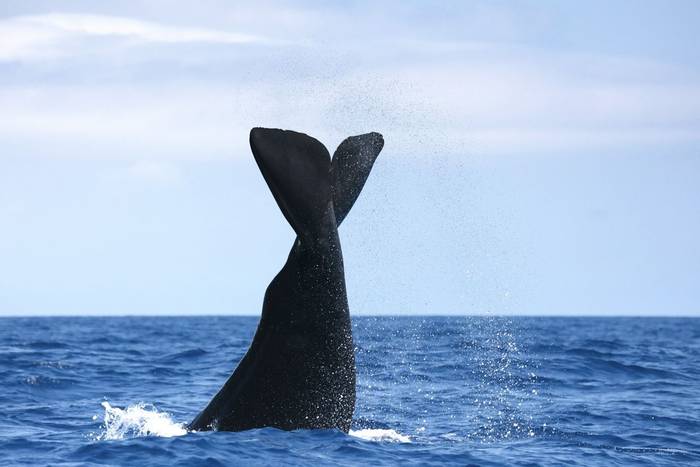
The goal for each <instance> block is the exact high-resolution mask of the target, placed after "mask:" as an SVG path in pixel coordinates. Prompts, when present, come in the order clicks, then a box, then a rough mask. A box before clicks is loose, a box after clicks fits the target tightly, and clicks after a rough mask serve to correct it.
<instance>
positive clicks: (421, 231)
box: [0, 0, 700, 316]
mask: <svg viewBox="0 0 700 467" xmlns="http://www.w3.org/2000/svg"><path fill="white" fill-rule="evenodd" d="M698 24H700V3H698V2H695V1H687V2H684V1H672V2H668V1H658V2H656V1H645V2H637V1H621V0H620V1H615V2H604V1H589V2H568V1H563V0H562V1H511V2H501V1H473V2H461V1H457V2H434V3H431V2H414V1H401V2H268V1H265V0H261V1H256V2H247V3H238V2H230V1H209V0H201V1H198V2H178V1H155V0H154V1H130V0H126V1H119V2H116V1H104V2H93V1H81V0H77V1H34V0H21V1H13V0H3V2H2V3H1V4H0V316H3V315H5V316H15V315H53V314H60V315H115V314H117V315H123V314H161V315H176V314H258V313H259V312H260V308H261V304H262V298H263V294H264V291H265V288H266V287H267V285H268V283H269V282H270V280H271V278H272V277H273V276H274V275H275V274H276V273H277V271H278V270H279V269H280V267H281V266H282V264H283V263H284V261H285V260H286V255H287V253H288V251H289V248H290V246H291V244H292V242H293V239H294V234H293V231H292V229H291V228H290V227H289V225H288V224H287V223H286V221H285V219H284V217H283V216H282V214H281V213H280V211H279V209H278V208H277V206H276V204H275V202H274V200H273V198H272V196H271V194H270V193H269V191H268V189H267V187H266V185H265V183H264V181H263V179H262V177H261V175H260V174H259V172H258V169H257V167H256V165H255V162H254V160H253V158H252V155H251V153H250V148H249V146H248V132H249V131H250V128H252V127H254V126H265V127H278V128H287V129H293V130H297V131H302V132H305V133H308V134H310V135H312V136H314V137H316V138H318V139H319V140H320V141H322V142H323V143H324V144H325V145H326V146H327V147H328V148H329V150H330V152H331V153H332V152H333V150H334V149H335V147H336V146H337V145H338V144H339V143H340V141H342V140H343V139H344V138H345V137H347V136H349V135H355V134H360V133H365V132H369V131H378V132H381V133H382V134H383V135H384V139H385V147H384V150H383V151H382V153H381V155H380V156H379V159H378V161H377V163H376V165H375V168H374V170H373V172H372V174H371V176H370V178H369V180H368V182H367V184H366V186H365V189H364V191H363V192H362V194H361V196H360V198H359V200H358V201H357V203H356V205H355V207H354V208H353V210H352V211H351V213H350V215H349V216H348V218H347V220H346V221H345V222H344V223H343V225H342V227H341V229H340V235H341V241H342V244H343V252H344V258H345V267H346V282H347V288H348V296H349V301H350V307H351V312H352V313H353V314H356V315H361V314H398V315H401V314H470V315H471V314H509V315H520V314H525V315H661V316H676V315H690V316H700V246H698V238H700V47H698V46H697V44H698V43H700V30H699V29H698V27H697V25H698Z"/></svg>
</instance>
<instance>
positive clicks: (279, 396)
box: [189, 128, 384, 432]
mask: <svg viewBox="0 0 700 467" xmlns="http://www.w3.org/2000/svg"><path fill="white" fill-rule="evenodd" d="M250 146H251V149H252V152H253V156H254V157H255V161H256V162H257V165H258V167H259V169H260V172H261V173H262V175H263V178H264V179H265V182H266V183H267V185H268V187H269V188H270V191H271V192H272V195H273V197H274V199H275V201H276V202H277V204H278V206H279V208H280V209H281V211H282V213H283V214H284V217H285V218H286V219H287V221H288V222H289V224H290V225H291V227H292V228H293V229H294V231H295V233H296V239H295V241H294V245H293V246H292V249H291V251H290V253H289V256H288V258H287V262H286V263H285V265H284V266H283V267H282V270H281V271H280V272H279V273H278V274H277V275H276V276H275V278H274V279H273V280H272V282H271V283H270V285H269V286H268V287H267V291H266V292H265V298H264V300H263V307H262V315H261V318H260V322H259V324H258V328H257V330H256V333H255V336H254V338H253V341H252V343H251V345H250V348H249V349H248V351H247V353H246V354H245V356H244V357H243V359H242V360H241V361H240V363H239V364H238V366H237V368H236V369H235V371H234V372H233V374H232V375H231V376H230V377H229V379H228V380H227V381H226V383H225V384H224V385H223V387H222V388H221V389H220V390H219V392H218V393H217V394H216V395H215V396H214V397H213V398H212V400H211V402H209V404H208V405H207V406H206V407H205V408H204V410H202V411H201V412H200V413H199V415H197V416H196V417H195V419H194V420H193V421H192V422H191V423H190V425H189V428H190V429H191V430H198V431H203V430H221V431H242V430H247V429H252V428H261V427H276V428H280V429H283V430H295V429H339V430H342V431H345V432H348V431H349V429H350V423H351V421H352V415H353V412H354V410H355V380H356V370H355V356H354V345H353V338H352V328H351V323H350V312H349V308H348V299H347V293H346V287H345V272H344V269H343V255H342V251H341V247H340V238H339V236H338V227H339V226H340V224H341V223H342V222H343V220H344V219H345V217H346V216H347V215H348V212H349V211H350V209H351V208H352V206H353V204H354V203H355V201H356V199H357V197H358V196H359V194H360V191H361V190H362V188H363V186H364V184H365V182H366V180H367V178H368V176H369V174H370V171H371V169H372V166H373V164H374V162H375V160H376V158H377V156H378V155H379V153H380V151H381V150H382V148H383V146H384V139H383V137H382V135H380V134H379V133H367V134H363V135H358V136H351V137H349V138H347V139H345V140H344V141H343V142H342V143H341V144H340V145H339V146H338V148H337V149H336V151H335V153H334V154H333V157H332V158H331V156H330V154H329V152H328V150H327V149H326V147H325V146H324V145H323V144H322V143H320V142H319V141H318V140H316V139H314V138H312V137H310V136H308V135H306V134H303V133H297V132H294V131H288V130H280V129H268V128H253V129H252V130H251V132H250Z"/></svg>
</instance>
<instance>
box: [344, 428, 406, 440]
mask: <svg viewBox="0 0 700 467" xmlns="http://www.w3.org/2000/svg"><path fill="white" fill-rule="evenodd" d="M349 435H350V436H354V437H355V438H360V439H363V440H365V441H375V442H376V441H381V442H390V443H410V442H411V438H409V437H408V436H406V435H402V434H401V433H399V432H398V431H396V430H391V429H381V428H378V429H372V428H365V429H362V430H350V433H349Z"/></svg>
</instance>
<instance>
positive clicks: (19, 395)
mask: <svg viewBox="0 0 700 467" xmlns="http://www.w3.org/2000/svg"><path fill="white" fill-rule="evenodd" d="M256 325H257V318H256V317H211V316H209V317H114V318H107V317H105V318H100V317H83V318H2V319H0V382H1V384H2V391H0V465H3V466H4V465H55V466H69V465H70V466H78V465H80V466H82V465H130V466H133V465H137V466H140V467H145V466H161V465H168V466H170V465H184V466H195V465H211V466H217V465H280V464H282V465H304V466H307V465H372V466H374V465H379V466H381V465H480V466H501V465H510V466H538V465H543V466H547V465H566V466H572V465H581V466H611V465H635V466H638V465H648V466H663V465H683V466H686V465H700V319H684V318H534V317H533V318H529V317H527V318H525V317H520V318H506V317H355V318H353V326H354V333H355V344H356V355H357V366H358V384H357V407H356V410H355V417H354V422H353V428H352V430H351V432H350V434H345V433H342V432H338V431H297V432H284V431H280V430H276V429H272V428H266V429H259V430H251V431H246V432H241V433H224V432H206V433H188V432H187V431H186V430H185V429H184V426H183V425H184V424H186V423H187V422H189V421H190V420H191V419H192V418H193V417H194V416H195V415H196V414H197V413H198V411H199V410H201V409H202V408H203V407H204V406H205V405H206V404H207V402H208V401H209V399H210V398H211V397H212V395H214V393H215V392H216V391H217V390H218V389H219V387H220V386H221V385H222V384H223V383H224V381H225V380H226V378H228V376H229V375H230V373H231V371H232V370H233V369H234V368H235V366H236V364H237V362H238V360H239V359H240V358H241V357H242V356H243V354H244V353H245V351H246V349H247V348H248V344H249V342H250V340H251V338H252V336H253V333H254V331H255V327H256Z"/></svg>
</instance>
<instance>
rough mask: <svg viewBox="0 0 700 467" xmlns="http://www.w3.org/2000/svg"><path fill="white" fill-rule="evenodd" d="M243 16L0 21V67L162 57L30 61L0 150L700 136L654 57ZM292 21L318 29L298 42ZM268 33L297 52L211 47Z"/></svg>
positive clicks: (695, 111)
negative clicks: (370, 138)
mask: <svg viewBox="0 0 700 467" xmlns="http://www.w3.org/2000/svg"><path fill="white" fill-rule="evenodd" d="M239 13H240V12H239ZM248 13H249V15H250V16H246V15H245V14H243V15H239V16H240V17H239V18H237V20H236V21H237V22H236V21H233V22H232V23H231V22H230V21H228V20H226V21H224V22H225V23H226V24H227V25H229V26H231V24H238V27H243V25H244V24H248V23H249V27H251V28H252V29H251V30H252V31H255V32H256V33H257V32H260V33H261V35H254V36H248V35H241V34H238V33H232V32H227V31H223V30H220V29H216V28H180V27H172V26H165V25H162V24H159V23H155V22H148V21H142V20H137V19H130V18H123V17H115V16H105V15H84V14H58V13H54V14H46V15H38V16H23V17H15V18H10V19H5V20H0V34H1V35H2V37H3V41H1V42H0V60H2V59H3V58H5V59H6V60H7V59H8V58H11V59H28V58H42V57H55V56H58V55H60V54H62V53H68V52H71V53H77V52H81V51H82V52H84V51H85V50H86V48H88V47H89V44H90V42H91V41H86V40H85V38H87V37H91V38H100V37H107V38H112V39H116V40H117V41H120V42H119V43H121V42H125V43H129V44H131V43H132V42H134V43H139V44H140V43H144V44H161V46H163V47H166V48H167V51H168V52H169V53H167V54H166V53H162V52H163V51H164V50H166V49H164V48H163V47H161V48H158V49H155V50H154V49H150V50H147V51H144V50H143V49H139V48H130V49H129V51H128V52H129V53H126V54H124V53H121V51H120V50H119V51H115V50H114V49H112V48H110V47H109V44H112V42H111V41H109V42H108V43H107V44H105V43H103V42H102V41H92V42H96V43H97V45H95V48H94V49H91V50H92V51H93V52H96V53H92V54H85V56H84V57H83V59H82V60H74V61H71V62H70V63H63V62H61V63H57V64H55V67H54V68H52V69H51V73H50V74H47V75H42V73H41V72H39V73H35V70H39V71H41V65H40V64H36V63H30V64H29V65H28V66H26V67H23V68H21V67H19V66H18V67H17V69H20V68H21V70H20V72H21V73H26V74H27V76H28V77H29V78H31V79H30V80H29V82H31V83H32V84H24V83H23V82H22V81H21V80H20V79H17V80H16V81H15V82H14V83H15V84H12V85H7V86H5V87H3V88H0V143H2V144H3V146H4V147H13V148H19V149H18V150H22V148H24V149H26V150H27V152H29V149H28V148H31V149H32V152H37V151H38V152H43V153H51V154H54V155H56V156H64V155H75V156H79V157H88V156H89V157H126V158H137V157H138V156H139V155H142V154H148V157H149V158H156V159H161V158H171V159H181V158H184V159H191V158H195V159H200V158H221V157H232V156H236V155H247V154H248V152H249V149H248V147H247V132H248V130H249V128H250V127H252V126H256V125H264V126H280V127H286V128H294V129H299V130H303V131H308V132H309V133H311V134H314V135H315V136H317V137H319V138H320V139H321V140H322V141H324V142H326V143H327V144H328V145H329V146H333V144H335V143H336V142H338V141H339V140H340V139H342V138H343V137H344V136H346V135H347V134H353V133H359V132H363V131H369V130H377V131H382V132H384V133H385V135H386V139H387V149H391V150H393V151H395V152H396V153H398V154H409V153H413V154H417V155H425V154H432V153H435V152H436V151H438V152H449V153H453V154H464V153H470V154H473V153H484V154H490V153H498V154H522V153H532V152H551V153H568V152H574V151H576V150H580V149H590V148H595V147H606V146H607V147H622V146H635V145H637V146H639V145H653V144H660V145H665V144H674V143H681V144H686V143H692V144H697V142H698V139H699V137H698V136H697V135H700V131H698V122H699V121H700V86H698V84H697V80H694V79H688V78H687V76H691V75H692V72H691V73H685V71H687V70H679V69H677V68H673V67H669V66H668V65H664V64H660V63H655V62H654V61H652V60H648V59H640V60H637V59H634V58H630V57H624V56H623V57H615V56H603V55H595V54H583V53H582V54H576V53H567V52H565V51H555V50H548V51H547V50H543V49H541V48H537V47H528V46H523V45H516V44H505V43H501V44H494V43H489V42H484V41H470V40H466V39H465V40H452V41H440V40H435V39H434V38H422V37H417V38H412V37H411V38H408V37H407V36H405V35H403V36H402V35H400V34H398V35H397V36H394V35H392V34H394V32H395V31H394V30H392V31H390V32H386V31H382V30H381V29H379V28H375V26H376V24H375V23H373V22H370V23H369V24H370V26H367V27H364V26H363V23H358V24H357V25H356V24H355V23H353V27H357V31H356V33H355V34H356V36H357V37H358V39H357V40H355V41H347V40H340V39H339V38H338V37H337V35H336V36H334V35H333V34H332V32H333V31H332V30H334V28H336V27H340V28H343V27H347V25H345V26H343V25H342V24H341V25H339V26H335V24H336V23H338V16H337V14H336V13H328V14H326V13H324V12H323V11H305V10H299V11H297V12H296V15H292V17H293V18H294V21H292V22H290V23H289V24H287V23H285V18H287V16H288V15H289V13H290V12H289V11H287V10H280V11H278V12H275V10H274V9H270V8H268V9H267V10H266V11H265V13H266V14H265V15H263V16H265V21H264V22H268V23H270V24H273V25H274V27H268V28H267V29H265V28H262V26H261V24H262V23H263V21H262V20H260V19H259V18H258V19H257V21H256V20H255V18H256V17H257V16H256V15H255V14H253V13H251V12H248ZM324 15H325V16H324ZM341 23H342V22H341ZM300 24H301V25H303V26H304V28H306V27H307V26H308V28H309V29H313V28H312V26H313V27H315V28H316V29H314V30H313V31H312V32H310V33H309V34H310V35H309V36H303V35H302V34H301V33H299V34H298V35H297V36H295V34H296V33H298V31H296V32H295V31H294V28H295V27H299V25H300ZM331 24H333V25H334V26H329V25H331ZM314 25H315V26H314ZM363 27H364V28H365V29H363ZM275 28H277V29H280V30H282V31H283V32H282V33H280V34H281V37H283V36H285V35H286V36H288V37H298V38H299V39H300V42H303V43H304V44H306V45H305V46H304V47H303V48H302V47H290V48H289V49H285V50H283V51H282V52H283V53H273V52H274V51H272V49H266V51H269V52H271V53H269V54H267V53H258V51H257V50H256V51H253V52H254V55H245V54H244V53H242V52H241V51H242V50H246V49H239V48H237V47H236V48H235V52H232V53H231V52H229V50H228V48H227V50H222V48H221V47H210V46H211V45H212V44H222V43H223V44H245V43H250V42H265V43H271V42H266V41H267V39H264V38H263V37H268V33H270V34H273V33H274V34H277V33H279V31H273V29H275ZM367 28H370V29H372V30H374V29H376V36H377V37H374V34H369V31H367V30H366V29H367ZM322 32H328V33H329V34H328V38H327V39H326V38H324V37H325V36H324V34H322ZM309 37H315V38H316V39H315V41H312V42H311V43H309V42H308V39H309ZM190 43H198V44H199V46H198V48H197V52H196V53H193V52H192V49H191V48H189V47H183V46H184V45H186V44H190ZM276 43H277V42H276ZM86 44H87V45H86ZM288 44H289V43H288ZM295 44H297V45H298V43H296V42H295ZM307 46H308V47H307ZM227 54H229V55H227ZM234 54H235V56H234ZM222 64H223V65H222ZM33 67H35V68H33ZM33 73H35V74H33ZM47 76H49V77H47ZM53 76H58V77H59V78H60V82H54V81H52V77H53ZM684 76H685V77H684ZM41 144H43V147H40V145H41Z"/></svg>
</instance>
